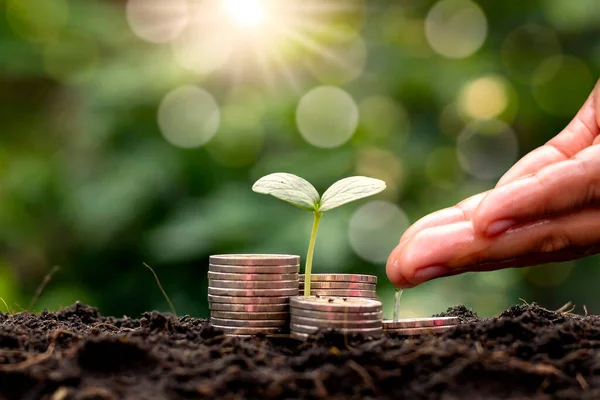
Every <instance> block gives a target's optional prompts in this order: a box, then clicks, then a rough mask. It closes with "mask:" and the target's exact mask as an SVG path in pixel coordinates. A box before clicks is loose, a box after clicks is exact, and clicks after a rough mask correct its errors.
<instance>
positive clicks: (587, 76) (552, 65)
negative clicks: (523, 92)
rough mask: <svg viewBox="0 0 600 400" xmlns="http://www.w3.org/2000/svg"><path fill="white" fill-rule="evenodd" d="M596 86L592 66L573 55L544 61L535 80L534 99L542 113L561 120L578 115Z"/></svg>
mask: <svg viewBox="0 0 600 400" xmlns="http://www.w3.org/2000/svg"><path fill="white" fill-rule="evenodd" d="M593 87H594V78H593V77H592V73H591V71H590V69H589V67H588V66H587V65H586V64H585V63H584V62H583V61H582V60H580V59H578V58H576V57H573V56H562V55H558V56H554V57H550V58H548V59H547V60H546V61H544V62H543V63H542V64H541V65H540V66H539V68H538V69H537V70H536V71H535V75H534V77H533V96H534V98H535V100H536V102H537V104H538V105H539V106H540V108H541V109H542V110H544V111H545V112H547V113H549V114H552V115H557V116H561V117H569V116H574V115H575V113H576V112H577V110H578V109H579V108H580V107H581V105H582V104H583V102H584V101H585V99H586V98H587V96H588V95H589V93H590V91H591V90H592V88H593Z"/></svg>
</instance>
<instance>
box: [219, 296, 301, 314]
mask: <svg viewBox="0 0 600 400" xmlns="http://www.w3.org/2000/svg"><path fill="white" fill-rule="evenodd" d="M242 298H245V297H242ZM250 298H251V297H250ZM267 298H269V299H271V298H273V297H267ZM208 308H210V309H211V311H229V312H281V311H285V312H286V313H288V314H289V311H290V305H289V303H288V304H227V303H211V302H209V303H208Z"/></svg>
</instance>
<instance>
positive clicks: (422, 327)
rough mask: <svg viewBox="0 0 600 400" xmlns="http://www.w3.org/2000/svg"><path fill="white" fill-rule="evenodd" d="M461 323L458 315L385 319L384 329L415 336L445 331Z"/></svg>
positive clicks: (392, 332) (397, 333)
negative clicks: (395, 319) (396, 319)
mask: <svg viewBox="0 0 600 400" xmlns="http://www.w3.org/2000/svg"><path fill="white" fill-rule="evenodd" d="M459 323H460V318H458V317H432V318H408V319H400V320H398V321H392V320H385V321H383V330H384V331H385V332H386V333H391V334H394V335H404V336H415V335H435V334H440V333H444V332H446V331H449V330H450V329H452V328H454V327H455V326H456V325H457V324H459Z"/></svg>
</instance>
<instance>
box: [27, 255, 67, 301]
mask: <svg viewBox="0 0 600 400" xmlns="http://www.w3.org/2000/svg"><path fill="white" fill-rule="evenodd" d="M59 270H60V267H59V266H58V265H55V266H54V267H52V269H51V270H50V272H48V273H47V274H46V276H44V279H43V280H42V283H40V285H39V286H38V288H37V290H36V291H35V294H34V295H33V298H32V299H31V302H30V303H29V310H33V307H34V306H35V304H36V303H37V301H38V300H39V299H40V297H41V296H42V292H43V291H44V289H45V288H46V286H47V285H48V283H50V281H51V280H52V277H53V276H54V274H56V273H57V272H58V271H59Z"/></svg>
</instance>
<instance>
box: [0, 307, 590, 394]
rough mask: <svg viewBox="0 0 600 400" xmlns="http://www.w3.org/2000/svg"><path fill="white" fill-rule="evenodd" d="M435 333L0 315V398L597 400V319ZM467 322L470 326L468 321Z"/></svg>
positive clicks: (539, 319)
mask: <svg viewBox="0 0 600 400" xmlns="http://www.w3.org/2000/svg"><path fill="white" fill-rule="evenodd" d="M444 314H445V315H459V316H461V317H463V319H464V321H465V322H464V323H463V324H462V325H461V326H459V327H457V328H455V329H454V330H452V331H449V332H447V333H446V334H444V335H442V336H439V337H419V338H406V337H395V338H384V339H379V340H373V339H364V338H358V337H344V336H343V335H340V334H338V333H335V332H322V333H321V334H320V336H319V338H318V340H317V341H316V342H314V343H300V342H297V341H295V340H291V339H289V338H288V337H287V336H285V335H281V336H279V337H274V338H264V337H263V338H231V337H223V336H222V335H221V334H220V332H218V331H215V330H214V329H213V328H211V327H210V326H209V325H208V323H207V322H206V320H201V319H196V318H190V317H188V316H186V317H182V318H176V317H173V316H170V315H164V314H160V313H158V312H151V313H146V314H144V315H143V316H142V317H141V318H140V319H130V318H126V317H125V318H120V319H118V318H111V317H102V316H100V315H99V314H98V311H97V310H96V309H94V308H91V307H88V306H85V305H83V304H79V303H77V304H75V305H73V306H71V307H69V308H66V309H64V310H62V311H60V312H58V313H50V312H43V313H41V314H31V313H27V312H23V313H20V314H14V315H7V314H2V313H0V399H2V400H5V399H40V398H41V399H51V400H67V399H89V400H91V399H98V400H102V399H123V398H131V399H161V398H173V399H180V398H224V399H246V398H253V399H283V398H331V399H365V398H366V399H368V398H389V399H400V398H433V399H496V398H502V399H504V398H511V399H521V398H539V399H546V398H547V399H550V398H561V399H599V398H600V374H599V372H600V318H599V317H596V316H589V317H581V316H576V315H573V314H568V313H558V312H553V311H548V310H545V309H543V308H540V307H538V306H536V305H520V306H514V307H512V308H510V309H508V310H506V311H505V312H503V313H502V314H501V315H500V316H499V317H498V318H492V319H485V320H482V319H478V318H477V317H476V315H475V314H473V313H472V312H470V311H469V310H467V309H466V308H464V307H456V308H454V309H450V310H449V311H448V312H446V313H444ZM469 321H470V322H469Z"/></svg>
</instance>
